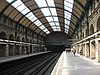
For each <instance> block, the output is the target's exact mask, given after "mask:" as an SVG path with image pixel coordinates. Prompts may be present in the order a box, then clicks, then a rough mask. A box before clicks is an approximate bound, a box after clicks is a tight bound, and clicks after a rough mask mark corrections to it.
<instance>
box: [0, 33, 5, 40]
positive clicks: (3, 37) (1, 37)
mask: <svg viewBox="0 0 100 75" xmlns="http://www.w3.org/2000/svg"><path fill="white" fill-rule="evenodd" d="M0 39H6V33H5V32H4V31H2V32H1V33H0Z"/></svg>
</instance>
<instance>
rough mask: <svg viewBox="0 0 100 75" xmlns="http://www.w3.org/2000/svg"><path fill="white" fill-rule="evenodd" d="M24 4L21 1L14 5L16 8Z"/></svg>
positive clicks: (18, 0)
mask: <svg viewBox="0 0 100 75" xmlns="http://www.w3.org/2000/svg"><path fill="white" fill-rule="evenodd" d="M22 4H23V3H22V2H21V1H20V0H17V1H16V2H14V3H13V4H12V5H13V6H14V7H15V8H16V7H18V6H20V5H22Z"/></svg>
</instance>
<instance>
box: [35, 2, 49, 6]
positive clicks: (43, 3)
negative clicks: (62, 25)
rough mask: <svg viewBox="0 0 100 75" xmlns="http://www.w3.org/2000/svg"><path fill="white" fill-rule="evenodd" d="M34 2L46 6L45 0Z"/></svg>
mask: <svg viewBox="0 0 100 75" xmlns="http://www.w3.org/2000/svg"><path fill="white" fill-rule="evenodd" d="M35 2H36V3H37V4H38V6H39V7H45V6H47V4H46V2H45V0H35Z"/></svg>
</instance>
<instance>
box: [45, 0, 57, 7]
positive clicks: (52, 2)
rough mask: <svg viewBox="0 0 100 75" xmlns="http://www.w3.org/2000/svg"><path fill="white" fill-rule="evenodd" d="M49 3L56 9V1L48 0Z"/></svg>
mask: <svg viewBox="0 0 100 75" xmlns="http://www.w3.org/2000/svg"><path fill="white" fill-rule="evenodd" d="M47 3H48V5H49V6H54V7H55V4H54V0H47Z"/></svg>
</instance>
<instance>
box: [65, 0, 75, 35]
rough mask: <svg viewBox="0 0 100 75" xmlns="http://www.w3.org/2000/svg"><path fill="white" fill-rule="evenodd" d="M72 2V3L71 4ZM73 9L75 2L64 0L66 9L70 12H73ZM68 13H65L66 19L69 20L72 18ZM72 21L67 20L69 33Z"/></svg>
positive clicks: (66, 24)
mask: <svg viewBox="0 0 100 75" xmlns="http://www.w3.org/2000/svg"><path fill="white" fill-rule="evenodd" d="M69 2H70V3H69ZM72 7H73V0H64V9H65V10H68V11H69V12H72ZM69 12H67V11H64V15H65V18H67V19H69V20H70V18H71V13H69ZM69 24H70V21H68V20H66V19H65V32H66V33H68V29H69V26H68V25H69Z"/></svg>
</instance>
